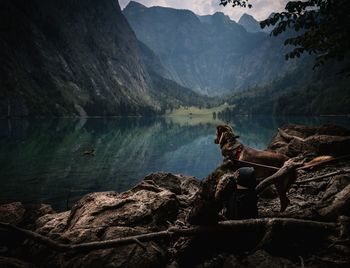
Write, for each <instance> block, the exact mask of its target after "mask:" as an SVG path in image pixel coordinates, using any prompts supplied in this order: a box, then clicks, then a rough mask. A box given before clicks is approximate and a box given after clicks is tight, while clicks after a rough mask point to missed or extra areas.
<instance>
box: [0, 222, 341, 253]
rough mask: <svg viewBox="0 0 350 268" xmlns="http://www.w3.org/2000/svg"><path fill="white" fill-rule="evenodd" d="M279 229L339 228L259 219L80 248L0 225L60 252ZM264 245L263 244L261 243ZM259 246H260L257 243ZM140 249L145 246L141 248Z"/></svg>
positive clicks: (326, 230)
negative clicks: (274, 227)
mask: <svg viewBox="0 0 350 268" xmlns="http://www.w3.org/2000/svg"><path fill="white" fill-rule="evenodd" d="M276 225H278V226H281V227H282V229H283V230H284V231H285V232H288V229H289V228H291V229H292V230H295V229H298V228H300V230H305V229H312V230H314V231H319V232H322V233H324V234H331V233H334V232H337V231H338V230H339V227H340V225H339V224H338V223H329V222H316V221H310V220H300V219H293V218H262V219H248V220H236V221H225V222H220V223H218V224H216V225H211V226H190V227H188V228H178V227H170V228H169V229H167V230H165V231H159V232H153V233H147V234H140V235H135V236H129V237H123V238H117V239H111V240H105V241H96V242H87V243H80V244H64V243H60V242H57V241H54V240H52V239H50V238H48V237H46V236H43V235H41V234H39V233H36V232H32V231H29V230H26V229H23V228H20V227H17V226H14V225H12V224H8V223H3V222H0V228H1V229H2V230H6V231H10V232H14V233H17V234H20V235H23V236H24V237H26V238H27V239H31V240H33V241H35V242H38V243H40V244H43V245H45V246H47V247H48V248H50V249H52V250H55V251H60V252H67V251H72V252H73V251H76V252H81V251H90V250H97V249H105V248H113V247H120V246H123V245H128V244H133V243H137V244H139V245H140V244H142V242H149V241H154V240H158V239H164V238H167V239H170V238H174V237H181V236H183V237H190V236H197V235H203V234H205V235H207V234H214V235H217V234H233V235H234V234H241V233H244V232H246V233H248V232H249V233H250V232H251V231H252V230H255V231H258V230H268V232H269V234H268V237H270V236H271V235H272V234H271V232H272V231H271V230H270V229H271V227H272V226H276ZM263 242H264V241H263ZM260 245H261V243H260ZM142 247H144V245H143V244H142Z"/></svg>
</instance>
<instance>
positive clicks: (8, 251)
mask: <svg viewBox="0 0 350 268" xmlns="http://www.w3.org/2000/svg"><path fill="white" fill-rule="evenodd" d="M268 149H270V150H274V151H278V152H282V153H284V154H286V155H288V156H290V157H293V156H296V155H299V154H300V153H302V154H304V155H305V156H307V157H314V156H318V155H324V154H327V155H332V156H334V157H338V156H344V155H346V154H350V131H348V130H346V129H344V128H340V127H335V126H322V127H305V126H296V125H289V126H285V127H283V128H281V129H280V130H279V131H278V133H276V136H275V137H274V138H273V140H272V141H271V144H270V146H269V148H268ZM329 174H331V175H329ZM332 174H334V175H332ZM200 185H201V182H200V181H199V180H197V179H196V178H194V177H186V176H182V175H175V174H170V173H154V174H151V175H149V176H147V177H145V178H144V180H143V181H141V182H140V183H139V184H138V185H136V186H135V187H134V188H132V189H130V190H128V191H126V192H123V193H116V192H99V193H91V194H88V195H86V196H84V197H83V198H82V199H80V200H79V201H78V202H77V203H76V204H75V205H74V206H73V208H72V209H71V210H70V211H65V212H60V213H56V212H55V211H53V209H52V208H51V207H50V206H49V205H44V204H40V205H27V204H22V203H19V202H17V203H11V204H4V205H1V206H0V222H3V223H10V224H12V225H15V226H18V227H21V228H23V229H26V230H31V231H33V232H35V233H38V234H41V235H42V236H44V237H47V238H50V239H52V240H54V241H56V242H59V243H62V244H80V243H87V242H95V241H107V240H111V239H118V238H123V237H130V236H135V235H140V234H146V233H154V232H161V231H166V230H169V228H171V227H176V228H182V229H186V228H190V227H191V226H189V225H188V224H187V223H186V216H187V214H188V212H189V210H190V209H191V206H192V205H193V203H194V202H195V199H196V193H197V191H198V189H199V187H200ZM288 196H289V199H290V200H291V205H290V206H289V207H288V208H287V209H286V210H285V211H284V212H282V213H280V212H279V201H278V198H276V197H274V196H272V197H271V198H267V197H265V198H259V202H258V209H259V218H261V219H262V220H264V221H266V222H267V223H269V220H268V219H270V218H271V219H275V218H281V219H282V220H284V219H287V220H289V219H291V218H292V219H295V220H298V219H299V220H308V221H315V222H321V223H325V226H331V227H332V228H333V227H334V228H333V229H334V230H333V229H332V231H329V229H328V228H324V230H323V229H322V228H321V230H320V229H319V228H318V229H317V231H315V232H313V229H312V228H309V227H307V226H306V227H305V228H304V227H303V226H302V225H300V227H297V228H296V227H295V228H294V227H293V226H299V225H293V224H292V225H291V226H292V227H291V228H290V227H289V225H288V224H279V225H277V226H274V227H273V228H270V229H269V228H262V227H258V228H256V229H254V228H255V227H254V226H255V225H254V224H255V223H254V222H253V223H254V224H251V223H252V222H251V221H249V220H246V222H245V221H238V223H239V224H241V223H242V224H245V223H247V228H243V229H242V230H241V231H240V233H239V234H238V235H236V234H235V235H234V234H233V233H232V232H231V231H230V230H231V229H229V228H226V229H225V228H224V229H225V230H221V231H220V232H216V231H215V232H211V231H210V230H211V229H210V228H209V227H208V232H207V233H203V232H202V233H200V234H198V235H194V236H193V237H183V236H175V235H174V236H164V237H162V238H159V239H154V241H147V242H140V241H137V240H136V241H135V243H131V244H127V245H122V246H118V247H106V248H101V249H96V250H89V251H66V252H59V251H57V250H54V249H52V248H50V246H47V245H44V244H43V243H40V242H34V241H33V239H29V237H28V236H26V235H24V234H23V233H18V232H16V231H13V230H12V231H11V230H9V229H7V228H3V227H1V228H0V238H1V239H0V267H169V268H170V267H172V268H175V267H349V266H350V240H349V233H347V231H349V229H348V228H349V225H350V224H349V222H350V220H349V218H348V217H349V216H350V157H349V158H347V157H343V158H340V159H339V160H336V161H330V162H328V163H325V164H323V165H319V166H317V167H315V168H313V169H308V170H307V171H301V172H299V176H298V180H297V182H296V183H295V184H294V185H293V186H292V188H291V189H290V191H289V193H288ZM266 218H268V219H267V220H266ZM307 223H309V222H307ZM249 224H250V225H249ZM327 224H328V225H327ZM259 226H260V225H259ZM261 226H262V225H261ZM249 228H252V230H253V232H252V231H250V229H249ZM293 228H294V229H293ZM267 232H271V233H272V235H270V236H269V237H268V239H265V238H266V237H265V236H264V235H262V236H261V234H262V233H267ZM267 240H268V241H267ZM261 241H264V243H261Z"/></svg>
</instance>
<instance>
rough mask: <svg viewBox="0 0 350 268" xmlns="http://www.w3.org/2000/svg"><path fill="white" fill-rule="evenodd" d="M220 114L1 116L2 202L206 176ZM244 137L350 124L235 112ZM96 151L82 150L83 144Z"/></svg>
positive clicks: (58, 203) (68, 200)
mask: <svg viewBox="0 0 350 268" xmlns="http://www.w3.org/2000/svg"><path fill="white" fill-rule="evenodd" d="M219 123H220V121H218V120H216V121H215V120H212V119H211V120H204V122H203V123H200V122H198V120H196V121H195V120H194V119H190V118H185V119H183V118H182V119H181V120H174V119H171V118H162V117H158V118H144V117H140V118H132V117H128V118H90V119H51V120H49V119H42V120H25V119H18V120H0V182H1V188H0V203H7V202H12V201H22V202H26V203H49V204H51V205H52V206H53V207H54V208H55V209H57V210H65V209H67V208H70V207H71V206H72V204H73V203H74V202H76V201H77V200H78V199H79V198H80V197H82V196H83V195H85V194H86V193H89V192H94V191H110V190H113V191H118V192H121V191H125V190H127V189H129V188H131V187H132V186H134V185H135V184H136V183H138V182H139V181H140V180H142V179H143V178H144V177H145V176H146V175H147V174H149V173H152V172H156V171H166V172H173V173H181V174H185V175H192V176H195V177H197V178H199V179H201V178H204V177H206V176H207V175H208V174H209V173H210V172H211V171H213V170H214V169H215V167H217V166H218V165H219V164H220V162H221V161H222V157H221V155H220V150H219V148H218V146H217V145H215V144H214V143H213V140H214V135H215V125H216V124H219ZM230 123H231V124H232V125H233V126H234V129H235V131H236V132H237V133H238V134H239V135H240V136H241V141H242V142H243V143H244V144H247V145H249V146H252V147H255V148H259V149H264V148H266V146H267V144H268V143H269V142H270V140H271V138H272V137H273V135H274V133H275V132H276V129H277V127H280V126H282V125H285V124H287V123H299V124H309V125H319V124H324V123H333V124H338V125H342V126H346V127H348V128H349V127H350V118H349V117H283V118H282V117H281V118H280V117H244V116H243V117H235V118H231V119H230ZM92 149H93V150H95V155H94V156H91V155H84V152H85V151H86V150H92Z"/></svg>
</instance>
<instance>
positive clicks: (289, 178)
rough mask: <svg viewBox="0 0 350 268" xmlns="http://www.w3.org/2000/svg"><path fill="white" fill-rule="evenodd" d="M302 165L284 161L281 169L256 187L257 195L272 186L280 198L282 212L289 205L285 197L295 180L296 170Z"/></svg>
mask: <svg viewBox="0 0 350 268" xmlns="http://www.w3.org/2000/svg"><path fill="white" fill-rule="evenodd" d="M302 165H303V162H295V160H294V159H290V160H288V161H286V162H285V163H284V165H283V167H281V168H280V169H279V170H278V171H277V172H276V173H274V174H273V175H271V176H270V177H267V178H266V179H264V180H263V181H261V182H260V183H259V184H258V186H256V188H255V190H256V192H257V193H258V194H259V193H260V192H262V191H263V190H264V189H265V188H267V187H268V186H270V185H272V184H274V185H275V186H276V189H277V192H278V196H279V198H280V203H281V211H284V210H285V209H286V208H287V206H288V205H289V203H290V201H289V199H288V197H287V191H288V190H289V188H290V186H291V185H292V184H293V183H294V182H295V180H296V177H297V168H298V167H300V166H302Z"/></svg>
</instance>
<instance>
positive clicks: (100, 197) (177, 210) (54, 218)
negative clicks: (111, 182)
mask: <svg viewBox="0 0 350 268" xmlns="http://www.w3.org/2000/svg"><path fill="white" fill-rule="evenodd" d="M198 187H199V181H198V180H196V179H195V178H193V177H185V176H182V175H173V174H170V173H155V174H151V175H149V176H147V177H146V178H145V179H144V180H143V181H141V182H140V183H139V184H138V185H136V186H135V187H134V188H132V189H130V190H129V191H127V192H124V193H116V192H99V193H91V194H88V195H86V196H84V197H83V198H82V199H80V200H79V201H78V202H77V203H76V204H75V205H74V206H73V208H72V209H71V211H66V212H61V213H50V214H46V215H40V216H39V217H38V218H37V219H36V220H34V219H33V218H31V219H32V220H33V221H34V222H35V226H36V231H37V232H39V233H40V234H42V235H45V236H48V237H50V238H52V239H54V240H56V241H60V242H63V243H68V242H70V243H83V242H90V241H100V240H106V239H115V238H120V237H125V236H130V235H137V234H143V233H148V232H153V231H159V230H164V229H166V228H168V226H169V224H173V223H174V222H175V221H177V220H178V221H181V222H183V221H185V214H186V209H188V207H189V206H190V205H191V202H193V198H194V195H195V193H196V191H197V190H198ZM3 210H4V211H6V210H9V211H11V213H12V214H13V215H16V217H14V219H16V220H15V221H12V222H13V223H18V222H20V221H22V218H23V215H24V214H25V213H24V208H22V206H21V204H20V203H14V204H9V205H7V206H5V207H4V208H3ZM38 215H39V214H38ZM8 219H11V217H8V216H7V217H6V218H5V217H4V219H3V220H4V221H9V220H8ZM30 244H31V245H32V246H31V255H32V256H31V258H33V259H37V258H39V256H40V259H41V262H43V263H44V262H45V261H49V262H50V263H51V264H52V265H54V266H55V265H56V266H60V267H96V265H98V267H106V266H108V267H162V266H164V265H165V262H166V260H167V258H166V256H167V251H166V248H167V246H169V244H168V242H167V241H156V242H149V243H145V248H142V247H140V246H139V245H138V244H133V245H128V246H123V247H118V248H117V249H113V248H111V249H101V250H95V251H91V252H88V253H85V254H78V255H77V254H75V255H74V256H69V255H68V256H67V255H65V254H58V253H54V254H52V253H50V254H47V256H46V254H45V252H46V250H45V247H43V246H41V245H35V244H33V243H32V242H30ZM43 254H44V255H43ZM40 265H41V266H42V265H43V264H42V263H40Z"/></svg>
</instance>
